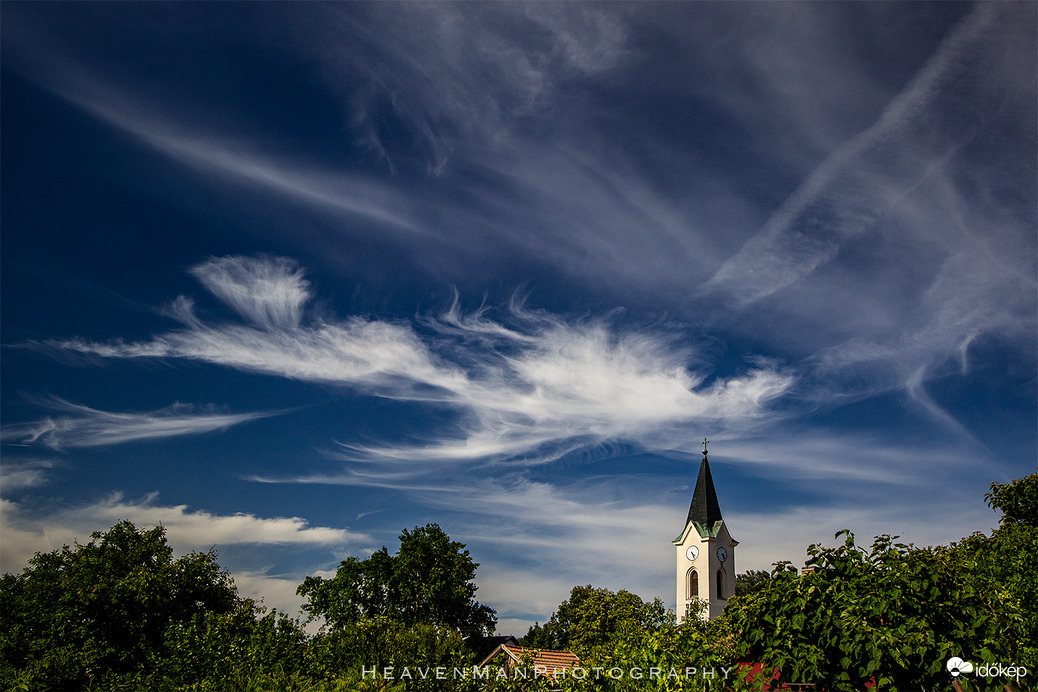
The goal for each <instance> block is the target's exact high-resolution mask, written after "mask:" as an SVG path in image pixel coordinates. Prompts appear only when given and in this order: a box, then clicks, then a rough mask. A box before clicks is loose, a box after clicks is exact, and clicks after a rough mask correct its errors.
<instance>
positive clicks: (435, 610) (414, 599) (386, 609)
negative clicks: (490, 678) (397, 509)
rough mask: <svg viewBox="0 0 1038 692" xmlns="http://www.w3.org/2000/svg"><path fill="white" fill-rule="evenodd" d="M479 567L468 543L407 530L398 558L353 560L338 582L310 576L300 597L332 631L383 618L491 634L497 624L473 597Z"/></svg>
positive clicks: (343, 566) (430, 528)
mask: <svg viewBox="0 0 1038 692" xmlns="http://www.w3.org/2000/svg"><path fill="white" fill-rule="evenodd" d="M478 566H479V563H476V562H473V561H472V558H471V557H469V552H468V550H465V545H464V544H463V543H459V542H457V541H452V540H451V539H450V537H449V536H447V534H445V533H444V532H443V531H442V530H441V529H440V527H439V526H437V525H436V524H429V525H427V526H424V527H422V528H418V527H415V529H414V531H407V530H404V531H403V533H401V534H400V549H399V550H398V551H397V554H396V555H395V556H391V555H390V554H389V551H388V550H386V548H385V547H383V548H382V549H381V550H378V551H376V552H375V553H373V554H372V555H371V556H370V557H369V558H367V559H365V560H358V559H357V558H353V557H351V558H348V559H346V560H344V561H343V562H342V563H340V565H339V569H338V571H336V573H335V576H334V577H333V578H331V579H322V578H321V577H307V578H306V579H305V580H304V581H303V583H302V584H301V585H300V586H299V589H298V590H297V592H298V593H299V595H301V596H304V597H305V598H306V599H307V602H306V604H305V605H304V606H303V610H304V611H305V612H306V613H308V614H309V616H310V619H312V620H313V619H317V618H321V617H323V618H324V620H325V623H326V625H327V626H329V627H331V628H332V629H340V630H341V629H345V628H346V627H347V626H348V625H350V624H352V623H356V622H359V621H361V620H364V619H370V618H378V617H383V618H388V619H390V620H394V621H397V622H400V623H403V624H404V625H417V624H422V623H424V624H429V625H441V626H445V627H451V628H456V629H459V630H461V631H463V632H466V633H471V634H483V633H486V634H489V633H490V632H492V631H493V629H494V624H495V623H496V621H497V619H496V617H495V613H494V611H493V609H491V608H489V607H488V606H485V605H481V604H480V603H478V602H476V600H475V598H474V596H475V593H476V589H477V587H476V585H475V584H474V583H473V581H472V579H473V578H474V576H475V574H476V568H477V567H478Z"/></svg>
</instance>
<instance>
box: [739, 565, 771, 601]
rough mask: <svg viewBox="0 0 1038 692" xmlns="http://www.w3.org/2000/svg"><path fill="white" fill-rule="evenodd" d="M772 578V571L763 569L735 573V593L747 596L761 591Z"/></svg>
mask: <svg viewBox="0 0 1038 692" xmlns="http://www.w3.org/2000/svg"><path fill="white" fill-rule="evenodd" d="M769 579H771V573H770V572H767V571H766V570H763V569H751V570H749V571H747V572H743V573H742V574H737V575H735V595H736V596H746V595H748V594H751V593H754V592H755V591H760V590H761V589H762V588H764V586H765V585H766V584H767V581H768V580H769Z"/></svg>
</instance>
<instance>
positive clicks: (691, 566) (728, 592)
mask: <svg viewBox="0 0 1038 692" xmlns="http://www.w3.org/2000/svg"><path fill="white" fill-rule="evenodd" d="M708 442H709V440H707V439H706V438H703V461H702V462H700V464H699V477H698V478H697V479H696V488H695V490H694V491H692V504H691V505H690V506H689V508H688V517H687V518H686V519H685V526H684V528H683V529H682V530H681V533H680V534H679V535H678V537H677V538H675V539H674V540H673V541H672V542H673V543H674V546H675V547H676V548H677V575H676V576H677V594H676V595H677V604H676V605H677V610H676V612H677V614H678V621H679V622H680V621H681V620H684V619H685V617H686V615H687V614H693V615H694V616H702V617H705V618H707V619H710V618H714V617H717V616H718V615H720V614H721V611H722V610H724V608H725V606H726V605H728V599H729V598H730V597H731V596H732V594H733V593H735V546H737V545H739V542H738V541H736V540H735V539H733V538H732V536H731V534H730V533H729V532H728V527H727V526H726V525H725V521H724V518H723V517H722V516H721V505H720V503H718V501H717V491H716V490H714V479H713V478H712V477H711V475H710V462H709V461H707V450H706V445H707V443H708Z"/></svg>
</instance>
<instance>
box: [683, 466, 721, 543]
mask: <svg viewBox="0 0 1038 692" xmlns="http://www.w3.org/2000/svg"><path fill="white" fill-rule="evenodd" d="M722 521H723V519H722V518H721V506H720V505H718V504H717V491H715V490H714V479H713V478H711V477H710V462H708V461H707V460H706V452H703V463H702V464H700V465H699V478H697V479H696V489H695V490H694V491H693V492H692V504H691V506H690V507H689V508H688V519H686V520H685V526H688V524H689V522H692V524H693V525H694V526H695V527H696V531H697V532H699V535H700V537H701V538H707V537H710V538H717V532H718V530H719V529H720V528H721V522H722Z"/></svg>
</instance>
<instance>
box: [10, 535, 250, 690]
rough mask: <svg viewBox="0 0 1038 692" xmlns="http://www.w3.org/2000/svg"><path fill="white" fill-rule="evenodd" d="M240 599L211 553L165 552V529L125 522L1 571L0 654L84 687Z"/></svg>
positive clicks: (50, 681)
mask: <svg viewBox="0 0 1038 692" xmlns="http://www.w3.org/2000/svg"><path fill="white" fill-rule="evenodd" d="M238 602H239V599H238V596H237V592H236V591H235V588H234V584H233V582H232V580H231V578H230V575H228V574H227V573H226V572H225V571H223V570H221V569H220V567H219V565H218V564H217V562H216V556H215V553H213V552H208V553H191V554H189V555H186V556H184V557H182V558H180V559H177V560H174V559H173V551H172V549H171V548H170V547H169V546H168V545H167V544H166V538H165V530H164V529H163V528H162V527H157V528H154V529H151V530H149V531H144V532H140V531H138V530H137V529H136V528H135V527H134V525H133V524H131V523H130V522H128V521H124V522H121V523H119V524H116V525H115V526H113V527H112V528H111V529H109V530H108V531H107V532H105V533H99V532H98V533H94V534H92V535H91V540H90V542H88V543H87V544H85V545H79V544H76V546H75V548H70V547H69V546H64V547H63V548H62V549H61V550H55V551H54V552H50V553H37V554H36V556H35V557H33V558H32V559H31V560H30V561H29V566H28V567H26V568H25V570H24V571H23V572H22V573H21V574H20V575H12V574H5V575H4V576H3V578H2V580H0V623H2V626H0V660H2V662H3V665H4V668H5V675H10V674H12V671H21V672H22V673H23V674H25V675H27V676H28V677H29V678H30V679H32V680H35V681H37V682H39V683H42V684H43V685H45V686H49V687H54V688H63V689H64V688H75V687H82V686H84V685H86V684H87V683H89V682H90V681H91V680H92V679H93V680H97V679H102V678H104V677H106V676H111V675H120V674H124V673H128V672H131V671H134V670H140V669H142V668H143V667H145V666H146V665H147V663H148V661H150V660H154V659H156V658H160V657H161V656H162V655H163V651H164V646H165V644H164V642H165V634H166V631H167V629H168V628H169V627H170V625H171V624H173V623H177V622H187V621H190V620H191V619H192V618H194V617H196V616H200V615H202V614H203V613H207V612H211V613H229V612H231V611H232V610H233V609H234V608H235V607H236V606H237V604H238Z"/></svg>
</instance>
